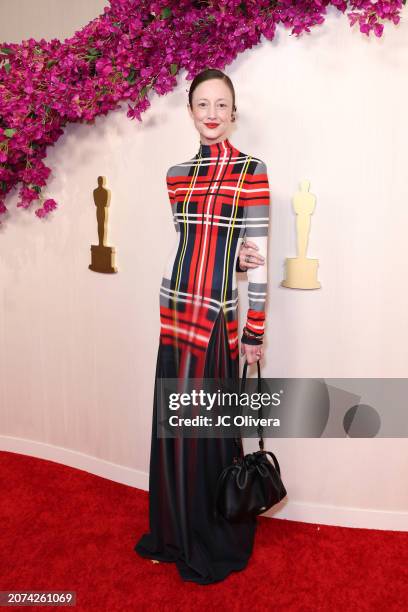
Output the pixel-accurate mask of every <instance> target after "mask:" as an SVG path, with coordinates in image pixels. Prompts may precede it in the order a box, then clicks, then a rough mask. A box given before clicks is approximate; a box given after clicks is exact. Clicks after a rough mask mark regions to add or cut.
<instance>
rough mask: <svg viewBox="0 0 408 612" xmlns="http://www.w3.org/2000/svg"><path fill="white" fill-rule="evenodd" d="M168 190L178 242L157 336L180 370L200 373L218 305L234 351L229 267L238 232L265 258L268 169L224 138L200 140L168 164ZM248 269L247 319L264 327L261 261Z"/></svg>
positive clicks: (234, 295)
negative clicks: (185, 156)
mask: <svg viewBox="0 0 408 612" xmlns="http://www.w3.org/2000/svg"><path fill="white" fill-rule="evenodd" d="M167 189H168V194H169V198H170V203H171V207H172V213H173V221H174V226H175V229H176V232H177V234H178V241H177V244H176V246H175V249H174V251H173V253H172V255H171V256H170V259H169V261H168V263H167V266H166V269H165V271H164V275H163V279H162V285H161V289H160V322H161V329H160V341H161V343H163V344H164V345H170V346H173V347H174V349H175V350H176V352H177V356H178V362H179V371H178V375H179V376H181V377H183V376H184V375H188V376H194V377H200V376H202V374H203V371H204V363H205V359H206V349H207V346H208V343H209V340H210V337H211V332H212V329H213V327H214V322H215V320H216V318H217V315H218V314H219V312H220V310H222V311H223V314H224V317H225V322H226V327H227V333H228V342H229V346H230V351H231V357H232V359H237V358H238V288H237V283H236V275H235V266H236V260H237V257H238V254H239V246H240V243H241V241H242V239H243V238H244V237H247V238H248V239H250V240H251V241H253V242H256V243H257V244H258V246H259V252H260V253H261V254H262V255H264V256H265V258H266V257H267V237H268V224H269V204H270V196H269V184H268V176H267V169H266V165H265V164H264V162H262V161H261V160H260V159H258V158H256V157H252V156H251V155H247V154H245V153H241V152H240V151H239V150H238V149H236V148H235V147H234V146H233V145H232V144H231V143H230V142H229V140H228V139H225V140H223V141H222V142H218V143H215V144H210V145H206V144H200V147H199V151H198V153H197V154H196V155H195V157H194V158H193V159H191V160H189V161H187V162H185V163H180V164H177V165H175V166H171V167H170V168H169V170H168V172H167ZM247 275H248V299H249V309H248V312H247V322H246V326H247V328H248V329H249V330H252V331H254V332H256V333H263V331H264V325H265V300H266V294H267V263H265V265H263V266H260V267H259V268H257V269H255V270H248V271H247ZM187 373H188V374H187Z"/></svg>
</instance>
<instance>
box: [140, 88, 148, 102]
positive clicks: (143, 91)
mask: <svg viewBox="0 0 408 612" xmlns="http://www.w3.org/2000/svg"><path fill="white" fill-rule="evenodd" d="M146 93H147V86H146V85H145V86H144V87H142V89H141V90H140V94H139V98H140V99H142V98H144V97H145V95H146Z"/></svg>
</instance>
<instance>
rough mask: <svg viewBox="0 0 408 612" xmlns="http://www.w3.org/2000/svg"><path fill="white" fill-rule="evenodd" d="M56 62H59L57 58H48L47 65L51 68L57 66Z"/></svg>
mask: <svg viewBox="0 0 408 612" xmlns="http://www.w3.org/2000/svg"><path fill="white" fill-rule="evenodd" d="M56 63H57V60H48V62H47V64H46V66H47V68H51V67H52V66H55V64H56Z"/></svg>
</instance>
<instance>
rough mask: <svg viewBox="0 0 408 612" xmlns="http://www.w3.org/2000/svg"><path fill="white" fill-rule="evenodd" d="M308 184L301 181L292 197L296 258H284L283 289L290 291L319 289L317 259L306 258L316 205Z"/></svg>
mask: <svg viewBox="0 0 408 612" xmlns="http://www.w3.org/2000/svg"><path fill="white" fill-rule="evenodd" d="M309 187H310V182H309V181H307V180H304V181H301V183H300V191H298V192H296V193H295V195H294V197H293V208H294V210H295V213H296V239H297V257H287V258H286V262H285V263H286V266H285V267H286V278H285V280H283V281H282V283H281V285H282V286H283V287H289V288H290V289H320V286H321V285H320V283H319V281H318V280H317V268H318V266H319V260H318V259H310V258H309V257H306V251H307V244H308V241H309V232H310V217H311V215H312V214H313V211H314V209H315V205H316V197H315V196H314V195H313V194H312V193H309Z"/></svg>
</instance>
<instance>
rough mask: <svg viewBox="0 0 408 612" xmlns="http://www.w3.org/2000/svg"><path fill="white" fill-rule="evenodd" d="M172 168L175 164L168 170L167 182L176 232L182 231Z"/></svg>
mask: <svg viewBox="0 0 408 612" xmlns="http://www.w3.org/2000/svg"><path fill="white" fill-rule="evenodd" d="M172 168H173V166H171V167H170V168H169V169H168V170H167V175H166V184H167V193H168V194H169V200H170V204H171V214H172V216H173V224H174V229H175V230H176V232H179V231H180V227H179V224H178V222H177V217H176V205H177V203H176V198H175V191H174V184H173V181H172Z"/></svg>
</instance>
